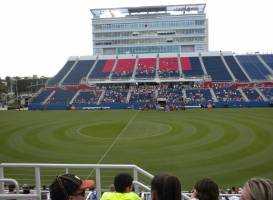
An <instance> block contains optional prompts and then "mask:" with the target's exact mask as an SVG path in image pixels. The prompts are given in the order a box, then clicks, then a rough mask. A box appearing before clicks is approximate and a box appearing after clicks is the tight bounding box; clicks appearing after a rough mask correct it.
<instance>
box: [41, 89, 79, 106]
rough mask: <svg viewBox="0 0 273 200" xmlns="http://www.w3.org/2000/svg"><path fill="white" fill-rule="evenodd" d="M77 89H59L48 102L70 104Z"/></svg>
mask: <svg viewBox="0 0 273 200" xmlns="http://www.w3.org/2000/svg"><path fill="white" fill-rule="evenodd" d="M76 92H77V91H75V90H57V91H56V92H55V93H54V95H52V96H51V97H50V98H49V99H48V100H47V102H46V104H59V105H69V103H70V101H71V99H72V98H73V96H74V95H75V94H76Z"/></svg>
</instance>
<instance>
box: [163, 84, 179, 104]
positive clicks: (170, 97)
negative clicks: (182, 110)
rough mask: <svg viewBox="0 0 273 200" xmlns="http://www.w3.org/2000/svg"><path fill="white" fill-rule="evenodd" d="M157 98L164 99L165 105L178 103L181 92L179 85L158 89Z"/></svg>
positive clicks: (164, 86)
mask: <svg viewBox="0 0 273 200" xmlns="http://www.w3.org/2000/svg"><path fill="white" fill-rule="evenodd" d="M158 98H166V100H167V103H180V102H181V100H182V98H183V92H182V88H181V86H180V85H172V86H169V85H162V86H161V87H159V88H158Z"/></svg>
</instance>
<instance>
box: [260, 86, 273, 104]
mask: <svg viewBox="0 0 273 200" xmlns="http://www.w3.org/2000/svg"><path fill="white" fill-rule="evenodd" d="M259 90H260V91H261V92H262V93H263V95H264V96H265V98H266V99H267V100H268V101H273V88H272V87H265V88H259Z"/></svg>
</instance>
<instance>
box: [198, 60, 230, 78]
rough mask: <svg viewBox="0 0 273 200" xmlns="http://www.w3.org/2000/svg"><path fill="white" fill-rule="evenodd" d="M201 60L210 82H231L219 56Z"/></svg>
mask: <svg viewBox="0 0 273 200" xmlns="http://www.w3.org/2000/svg"><path fill="white" fill-rule="evenodd" d="M202 58H203V62H204V65H205V68H206V70H207V73H208V74H209V75H210V76H211V78H212V81H217V82H220V81H233V79H232V77H231V76H230V74H229V72H228V70H227V68H226V66H225V65H224V63H223V61H222V59H221V57H220V56H204V57H202Z"/></svg>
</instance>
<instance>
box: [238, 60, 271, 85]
mask: <svg viewBox="0 0 273 200" xmlns="http://www.w3.org/2000/svg"><path fill="white" fill-rule="evenodd" d="M236 57H237V58H238V60H239V62H240V64H241V65H242V67H243V68H244V69H245V70H246V72H247V73H248V75H249V76H250V77H251V79H252V80H267V79H268V76H269V75H270V72H269V71H268V70H267V69H266V67H265V66H264V65H263V64H262V63H261V62H260V61H259V59H258V58H257V56H256V55H238V56H236Z"/></svg>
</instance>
